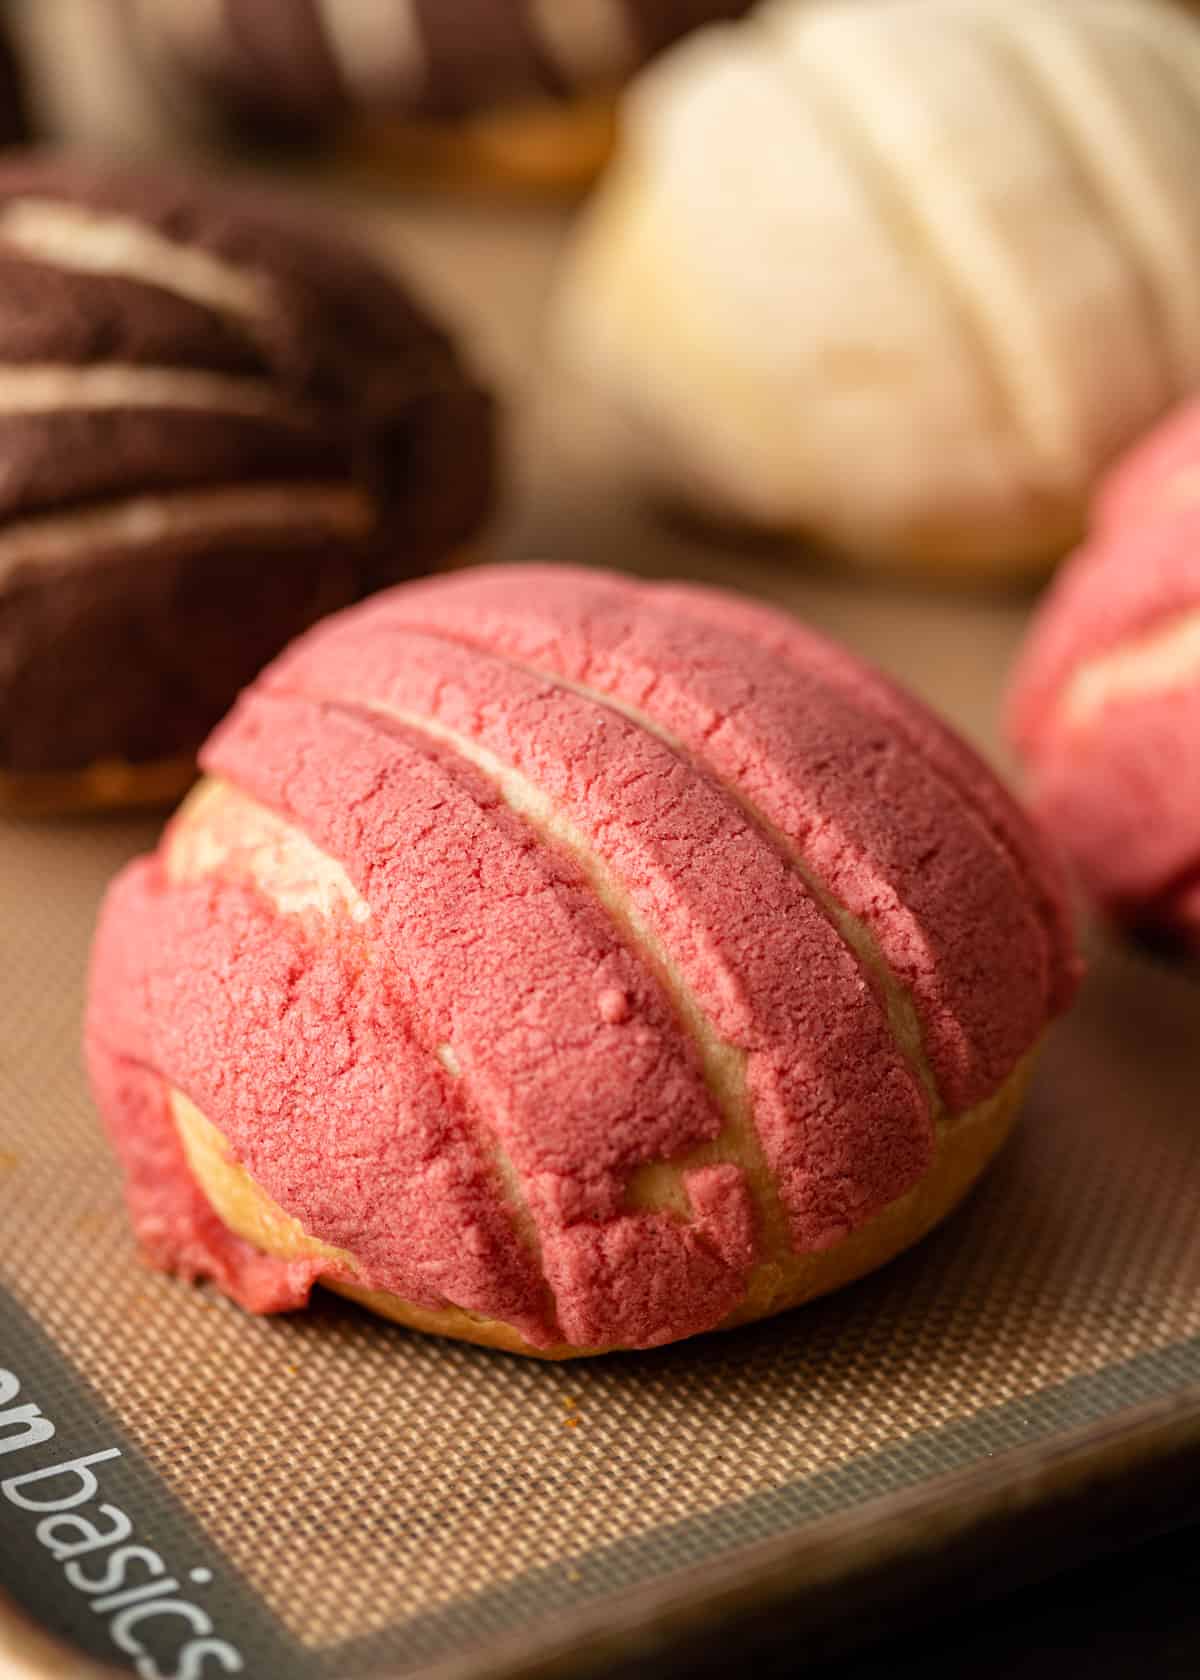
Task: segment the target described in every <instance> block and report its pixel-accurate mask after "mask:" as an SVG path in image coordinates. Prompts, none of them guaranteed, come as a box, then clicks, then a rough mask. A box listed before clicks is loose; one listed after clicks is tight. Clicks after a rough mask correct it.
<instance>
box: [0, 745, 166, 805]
mask: <svg viewBox="0 0 1200 1680" xmlns="http://www.w3.org/2000/svg"><path fill="white" fill-rule="evenodd" d="M196 774H197V771H196V760H195V759H194V758H192V757H187V758H161V759H153V760H151V761H149V762H147V763H145V764H127V763H126V762H125V761H124V760H123V759H115V758H114V759H102V760H99V761H98V762H97V763H95V764H89V765H88V767H87V768H86V769H85V770H22V771H11V770H2V771H0V814H3V815H4V816H7V817H63V816H79V815H83V814H85V813H86V812H88V811H118V810H131V809H134V810H136V809H150V808H153V807H156V806H165V805H174V804H175V803H176V802H177V801H178V800H179V799H182V797H183V795H184V794H185V793H186V792H187V790H188V788H190V787H191V785H192V783H193V782H194V781H195V780H196Z"/></svg>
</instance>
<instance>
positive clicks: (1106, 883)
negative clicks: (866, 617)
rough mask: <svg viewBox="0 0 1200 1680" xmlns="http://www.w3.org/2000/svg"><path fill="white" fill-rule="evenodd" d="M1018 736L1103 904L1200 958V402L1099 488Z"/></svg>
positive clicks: (1037, 625)
mask: <svg viewBox="0 0 1200 1680" xmlns="http://www.w3.org/2000/svg"><path fill="white" fill-rule="evenodd" d="M1009 727H1010V734H1011V736H1012V740H1013V743H1014V745H1015V747H1016V749H1017V752H1018V754H1019V755H1020V757H1021V758H1022V759H1023V760H1024V763H1025V766H1026V770H1027V774H1028V782H1029V790H1030V795H1031V798H1032V801H1033V804H1034V808H1035V810H1036V812H1037V815H1038V816H1039V818H1040V819H1041V821H1042V823H1043V825H1044V826H1045V827H1046V828H1047V829H1048V830H1049V832H1050V833H1051V834H1052V835H1053V836H1054V838H1055V839H1056V840H1057V841H1058V843H1059V845H1060V847H1061V849H1062V851H1063V853H1064V854H1065V855H1066V856H1067V857H1069V858H1070V859H1071V860H1072V862H1073V863H1074V865H1075V867H1076V869H1077V871H1078V873H1079V876H1080V878H1081V880H1082V881H1083V884H1084V886H1085V887H1086V888H1087V890H1088V892H1089V893H1090V894H1091V896H1092V898H1093V899H1094V900H1095V901H1096V902H1097V903H1098V904H1099V905H1100V906H1101V907H1102V908H1103V909H1104V910H1105V911H1107V912H1108V914H1109V915H1111V916H1113V917H1114V918H1116V919H1117V920H1119V921H1122V922H1125V923H1128V924H1131V925H1133V926H1135V927H1137V928H1138V929H1139V930H1141V931H1143V932H1145V933H1147V934H1149V935H1152V936H1155V937H1157V938H1160V939H1165V940H1166V941H1167V942H1173V943H1178V944H1182V945H1184V946H1186V947H1188V948H1190V949H1191V950H1192V951H1193V952H1194V953H1200V798H1198V796H1197V790H1198V789H1200V405H1197V404H1196V403H1191V404H1188V405H1187V406H1186V407H1184V408H1183V409H1181V410H1180V411H1179V412H1178V413H1177V414H1175V415H1173V416H1172V417H1171V418H1170V419H1169V420H1167V421H1166V422H1164V424H1163V425H1162V426H1161V427H1160V428H1159V429H1158V430H1157V431H1156V432H1155V433H1153V434H1152V435H1151V436H1150V437H1149V438H1148V439H1147V440H1146V441H1145V442H1144V443H1143V444H1142V445H1141V446H1140V447H1139V448H1137V449H1135V450H1134V451H1133V453H1132V454H1131V455H1130V457H1129V458H1128V460H1126V461H1123V462H1122V463H1121V465H1120V467H1119V468H1118V469H1117V470H1116V471H1115V472H1114V473H1113V475H1112V476H1111V478H1110V480H1109V481H1108V482H1107V483H1106V484H1105V485H1104V487H1103V490H1102V492H1101V495H1100V497H1099V499H1098V503H1097V517H1096V521H1095V528H1094V530H1093V533H1092V535H1091V537H1090V539H1089V541H1088V543H1087V544H1086V546H1085V547H1083V548H1082V549H1081V550H1080V552H1079V553H1078V554H1077V555H1075V557H1074V558H1073V559H1072V560H1071V561H1070V563H1069V564H1068V566H1067V567H1066V569H1065V570H1064V572H1063V574H1062V576H1061V577H1060V578H1059V579H1058V580H1057V582H1056V584H1055V586H1054V589H1053V590H1052V592H1051V594H1050V596H1049V598H1048V599H1047V600H1046V602H1045V603H1044V605H1043V606H1042V608H1041V611H1040V613H1039V614H1038V617H1037V618H1036V620H1035V622H1034V626H1033V630H1032V632H1031V634H1030V639H1029V642H1028V645H1027V647H1026V649H1025V652H1024V655H1023V658H1022V661H1021V664H1020V666H1019V667H1018V670H1017V673H1016V677H1015V679H1014V683H1013V689H1012V696H1011V700H1010V707H1009Z"/></svg>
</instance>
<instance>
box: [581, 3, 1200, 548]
mask: <svg viewBox="0 0 1200 1680" xmlns="http://www.w3.org/2000/svg"><path fill="white" fill-rule="evenodd" d="M1197 156H1200V27H1198V26H1197V23H1196V21H1195V20H1194V19H1193V18H1191V17H1189V16H1188V15H1187V14H1186V13H1185V12H1184V11H1182V10H1179V9H1176V8H1174V7H1172V6H1168V5H1165V4H1160V3H1157V0H1058V3H1056V4H1053V5H1048V4H1046V3H1045V0H856V3H853V4H850V3H843V0H815V3H813V0H776V3H774V4H769V5H766V6H764V7H762V8H761V9H760V10H759V11H757V12H756V13H755V14H754V15H753V16H752V17H751V18H750V19H749V20H748V21H745V22H742V23H739V24H732V25H726V26H723V27H718V28H715V29H712V30H708V31H704V32H701V33H700V34H699V35H697V36H696V37H695V38H694V39H692V40H691V41H690V42H688V43H685V44H684V45H682V46H681V47H680V48H678V49H677V50H675V51H674V52H673V53H671V54H669V55H668V56H667V57H666V58H665V59H664V60H663V61H662V62H661V63H660V64H659V65H657V66H655V67H653V68H652V69H651V70H649V71H648V72H647V73H646V74H645V76H644V78H643V79H642V80H641V81H639V82H638V83H637V84H636V86H635V88H634V90H633V92H632V93H631V95H630V97H629V99H628V101H627V105H626V109H625V113H624V118H623V123H622V141H621V147H620V153H619V156H618V159H617V162H616V164H615V166H614V168H613V170H612V171H611V172H610V174H609V176H608V177H607V178H606V181H605V183H604V185H603V186H602V188H601V190H600V193H599V196H598V199H597V201H596V202H595V204H594V207H593V208H591V209H590V210H589V211H588V212H587V213H586V216H585V225H584V228H583V231H582V233H581V234H580V236H579V239H578V242H577V244H576V246H575V249H574V252H573V254H572V255H571V257H570V258H569V260H568V268H567V274H566V277H565V281H564V284H563V286H562V288H561V294H560V297H559V300H558V305H557V309H556V312H555V320H554V334H553V336H554V342H555V345H556V349H557V351H558V353H559V355H560V357H561V359H562V361H563V362H564V364H565V365H567V366H568V367H570V368H571V369H572V370H573V372H574V373H575V374H576V375H577V376H578V377H579V379H580V381H581V382H582V383H583V384H584V385H586V386H587V387H588V388H589V390H590V392H591V394H592V396H593V398H594V399H595V407H596V408H597V409H598V410H599V411H601V412H604V413H607V414H609V415H611V416H613V417H615V418H616V419H617V420H618V421H619V423H620V426H621V427H622V428H623V429H624V431H625V432H626V434H627V438H628V453H629V456H630V459H631V460H632V461H633V462H635V463H636V464H637V466H638V469H639V470H640V471H641V473H642V475H643V477H644V478H646V479H647V480H649V481H650V482H651V483H652V484H653V485H654V486H655V487H657V489H658V490H659V491H661V492H665V493H666V494H667V495H668V496H669V497H671V498H672V499H675V500H677V501H679V502H682V503H683V504H685V505H688V506H690V507H693V508H696V509H699V510H702V511H704V512H705V513H707V514H709V515H713V516H719V517H720V518H722V519H724V520H731V521H733V522H735V523H737V524H744V525H749V526H752V527H757V528H762V529H765V530H769V531H773V532H784V533H796V532H803V533H806V534H811V535H813V536H814V537H816V538H817V539H819V541H820V542H822V543H823V544H825V545H826V546H828V547H829V548H831V549H833V550H837V551H840V552H841V553H843V554H845V555H848V556H850V557H852V558H853V559H854V560H855V561H856V562H858V563H862V564H865V565H867V566H870V567H873V568H885V569H904V570H907V571H913V572H917V573H920V574H923V575H927V576H928V575H932V576H935V577H938V578H946V579H952V580H959V579H964V578H968V577H970V578H982V579H1012V578H1020V577H1031V576H1037V575H1038V574H1040V573H1042V572H1044V570H1045V569H1046V568H1047V566H1048V565H1049V564H1050V563H1051V562H1052V561H1053V560H1054V558H1055V557H1056V556H1057V555H1059V554H1060V553H1061V552H1062V551H1063V550H1064V549H1065V548H1066V547H1067V546H1069V544H1070V542H1071V541H1072V540H1073V538H1075V537H1076V536H1077V534H1078V532H1079V529H1080V526H1081V521H1082V514H1083V509H1084V507H1085V505H1086V500H1087V496H1088V493H1089V490H1090V489H1091V487H1092V485H1093V483H1094V481H1095V479H1096V476H1097V474H1098V473H1099V472H1100V471H1101V470H1102V469H1103V468H1104V466H1105V465H1106V464H1107V463H1108V462H1109V461H1110V460H1111V459H1112V458H1113V456H1114V455H1115V454H1116V453H1117V452H1119V451H1120V450H1121V449H1122V448H1123V447H1124V446H1125V445H1126V444H1128V443H1129V442H1130V441H1131V439H1133V438H1134V437H1136V436H1137V435H1138V433H1139V432H1140V431H1142V430H1143V429H1144V428H1145V427H1146V426H1147V425H1148V424H1149V423H1151V422H1152V421H1153V420H1154V419H1155V418H1156V417H1157V416H1158V415H1159V414H1160V413H1161V412H1162V411H1163V410H1165V409H1166V408H1167V407H1168V406H1169V405H1170V404H1171V403H1172V402H1173V401H1174V400H1175V399H1176V398H1178V397H1179V396H1180V395H1181V394H1183V393H1185V392H1187V391H1189V390H1190V389H1192V388H1193V387H1195V386H1196V385H1197V383H1200V310H1198V309H1197V307H1196V294H1197V290H1198V289H1200V197H1198V196H1197V193H1196V188H1195V170H1196V159H1197Z"/></svg>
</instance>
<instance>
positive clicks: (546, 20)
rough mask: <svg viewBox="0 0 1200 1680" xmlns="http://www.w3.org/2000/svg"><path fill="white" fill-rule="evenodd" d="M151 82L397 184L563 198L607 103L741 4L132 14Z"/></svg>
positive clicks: (168, 3)
mask: <svg viewBox="0 0 1200 1680" xmlns="http://www.w3.org/2000/svg"><path fill="white" fill-rule="evenodd" d="M132 3H133V17H134V20H135V24H136V28H137V30H138V34H139V40H140V43H141V44H142V46H143V47H144V48H145V51H146V54H147V57H148V59H149V60H150V62H151V63H153V64H156V65H157V66H158V67H159V68H160V70H161V71H162V73H163V74H164V75H165V76H167V77H168V78H170V79H174V80H175V81H176V82H177V83H178V84H181V85H183V86H185V87H187V88H189V89H190V90H192V91H193V92H195V91H199V92H200V93H201V94H202V96H203V97H204V98H206V99H207V100H208V101H209V102H210V103H212V104H214V105H216V106H218V107H221V108H223V109H224V110H225V111H226V113H227V114H228V115H229V117H230V118H231V120H232V121H233V123H234V124H235V126H237V127H238V128H240V129H241V130H242V131H244V132H250V133H258V134H264V133H265V134H268V135H271V136H279V135H287V134H290V135H293V136H297V135H299V136H314V135H319V134H324V135H337V134H344V133H346V132H348V131H349V132H352V133H353V134H354V136H355V144H354V148H353V149H354V151H355V154H356V155H357V156H362V155H363V153H364V151H368V152H373V153H374V154H375V155H376V156H377V157H383V158H386V159H387V160H388V161H390V162H392V163H394V164H398V165H399V166H400V167H401V168H402V169H404V170H406V171H407V172H409V173H412V172H414V171H415V172H417V173H420V174H423V175H426V176H429V175H434V176H437V177H439V178H446V177H454V178H456V179H458V180H460V181H461V180H463V179H466V180H469V181H475V182H481V183H484V184H499V185H504V186H520V185H537V186H546V187H573V186H578V185H581V184H583V183H584V182H586V181H587V180H588V179H590V178H591V176H592V175H594V174H595V172H596V171H597V169H598V168H599V167H600V166H601V165H602V163H603V162H604V161H605V158H606V156H607V153H608V149H609V146H610V143H611V137H612V106H611V97H610V96H611V94H612V92H613V90H615V89H616V88H617V87H619V85H620V84H621V83H622V82H623V81H624V80H625V78H626V77H627V76H628V75H630V73H631V72H632V71H634V70H635V69H637V68H638V67H639V66H640V65H641V64H643V63H644V62H645V61H646V60H647V59H649V58H651V57H652V56H653V55H654V54H655V53H657V52H659V51H660V50H661V49H662V48H663V47H665V46H668V45H669V44H670V43H671V42H672V41H675V40H677V39H678V38H679V37H680V36H682V35H684V34H686V33H688V31H690V30H692V29H695V28H697V27H698V26H699V25H701V24H704V23H710V22H712V21H713V20H714V19H717V18H722V17H732V16H735V15H737V14H738V13H741V12H745V11H746V10H748V9H749V5H750V3H751V0H214V3H211V4H207V5H204V6H197V5H196V3H195V0H132Z"/></svg>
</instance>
